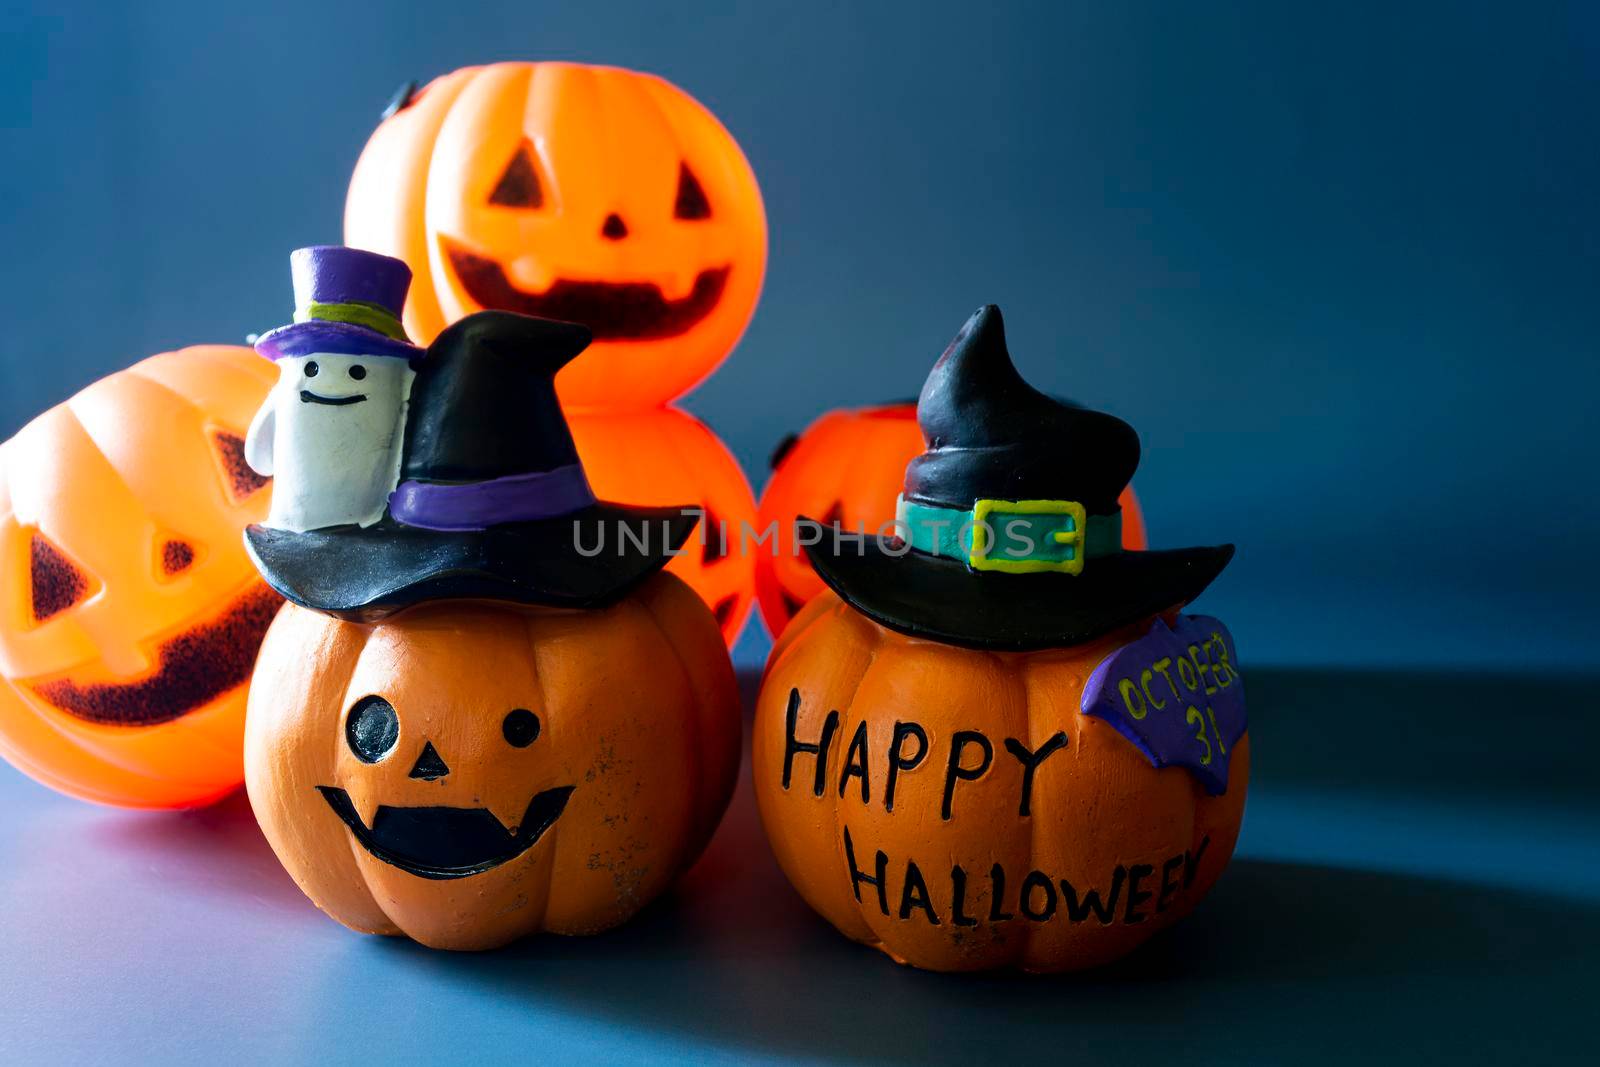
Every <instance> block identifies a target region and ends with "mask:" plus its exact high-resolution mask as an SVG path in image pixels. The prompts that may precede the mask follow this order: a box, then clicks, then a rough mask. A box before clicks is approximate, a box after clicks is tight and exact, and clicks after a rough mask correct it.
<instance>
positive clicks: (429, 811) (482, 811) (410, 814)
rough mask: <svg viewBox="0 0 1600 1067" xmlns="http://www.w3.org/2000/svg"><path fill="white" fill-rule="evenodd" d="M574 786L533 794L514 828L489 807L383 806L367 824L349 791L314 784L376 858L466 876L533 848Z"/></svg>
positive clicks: (413, 869)
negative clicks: (501, 819) (370, 824)
mask: <svg viewBox="0 0 1600 1067" xmlns="http://www.w3.org/2000/svg"><path fill="white" fill-rule="evenodd" d="M572 788H573V787H572V786H570V785H564V786H558V787H557V788H555V789H546V790H545V791H544V792H542V793H537V794H535V795H534V798H533V799H532V800H530V801H529V802H528V808H527V810H526V811H525V812H523V814H522V823H521V825H520V826H518V827H517V828H516V829H515V830H514V831H513V830H508V829H506V827H505V824H504V823H502V822H501V821H500V820H499V819H497V818H495V816H494V813H493V812H491V811H489V809H487V808H447V807H413V808H392V807H390V806H388V805H387V804H385V805H381V806H380V807H379V808H378V810H377V811H376V812H375V813H373V816H372V826H371V827H370V828H368V827H367V826H366V824H364V823H363V822H362V821H361V816H360V815H358V814H357V813H356V807H355V805H354V804H353V803H351V802H350V794H349V793H346V792H345V791H344V790H343V789H340V788H338V787H337V786H331V785H319V786H317V792H319V793H321V794H322V798H323V799H324V800H326V801H327V802H328V807H330V808H332V809H333V813H334V814H335V815H337V816H339V818H340V819H341V820H342V821H343V822H344V824H345V825H346V826H347V827H349V828H350V833H351V834H353V835H354V836H355V839H356V840H357V841H359V842H360V843H361V847H362V848H364V849H366V850H367V851H368V852H370V853H372V855H374V856H376V857H377V858H378V859H380V860H382V861H383V862H385V863H387V864H389V865H390V866H392V867H398V868H400V869H401V870H402V871H405V872H406V873H407V874H414V875H416V876H417V877H418V878H433V879H446V878H466V877H468V876H469V875H474V874H482V873H483V872H484V871H488V870H492V869H494V868H495V867H498V866H500V865H501V864H502V863H505V862H506V861H507V860H512V859H516V858H517V857H518V856H520V855H522V854H523V853H524V852H526V851H528V849H530V848H532V847H533V846H534V844H535V843H536V842H537V841H538V840H539V838H541V837H543V836H544V832H545V831H546V830H548V829H550V826H551V824H553V823H554V822H555V821H556V820H557V819H559V818H560V817H561V813H562V811H564V810H565V809H566V806H567V798H568V797H569V796H571V795H572Z"/></svg>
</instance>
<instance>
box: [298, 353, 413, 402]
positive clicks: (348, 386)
mask: <svg viewBox="0 0 1600 1067" xmlns="http://www.w3.org/2000/svg"><path fill="white" fill-rule="evenodd" d="M400 362H401V361H400V360H394V359H385V358H383V357H381V356H336V355H331V354H329V353H326V352H317V353H314V354H313V355H309V356H294V357H292V358H289V359H284V360H282V361H281V363H280V367H281V370H280V373H281V375H282V377H281V379H280V380H281V381H282V382H283V383H284V384H285V385H288V386H289V387H290V389H292V390H293V391H294V392H296V393H298V394H299V398H300V402H301V403H302V404H326V405H328V406H330V407H344V406H347V405H350V404H360V403H362V402H364V401H365V400H366V399H367V396H368V393H367V389H368V382H369V381H370V380H371V379H372V376H373V375H374V374H375V373H376V374H378V375H379V376H386V375H384V371H385V369H386V368H384V367H383V366H382V364H385V363H400ZM387 369H389V370H394V369H397V368H387Z"/></svg>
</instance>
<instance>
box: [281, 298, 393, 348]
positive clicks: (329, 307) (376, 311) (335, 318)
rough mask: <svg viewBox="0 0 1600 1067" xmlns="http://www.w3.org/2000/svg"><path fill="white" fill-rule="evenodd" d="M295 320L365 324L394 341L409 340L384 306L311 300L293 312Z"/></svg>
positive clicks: (355, 302) (354, 324)
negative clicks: (322, 302)
mask: <svg viewBox="0 0 1600 1067" xmlns="http://www.w3.org/2000/svg"><path fill="white" fill-rule="evenodd" d="M294 321H296V322H344V323H349V324H350V325H352V326H365V327H366V328H367V329H369V330H376V331H377V332H378V333H381V334H383V335H384V336H385V337H388V338H392V339H393V340H396V341H407V340H410V338H408V337H407V336H406V328H405V327H404V326H403V325H401V323H400V320H399V319H397V318H395V316H394V314H393V313H392V312H391V311H390V310H389V309H388V308H386V307H383V306H381V305H379V304H367V303H362V302H360V301H351V302H349V303H344V304H319V303H317V302H315V301H313V302H312V303H310V304H307V305H306V306H305V307H304V308H299V309H297V310H296V311H295V313H294Z"/></svg>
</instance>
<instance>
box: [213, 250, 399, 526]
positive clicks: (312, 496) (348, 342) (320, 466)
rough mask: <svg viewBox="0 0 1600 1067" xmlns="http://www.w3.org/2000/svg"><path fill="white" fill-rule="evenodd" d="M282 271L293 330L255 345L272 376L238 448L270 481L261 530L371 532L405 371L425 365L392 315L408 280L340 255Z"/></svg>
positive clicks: (394, 473) (392, 468)
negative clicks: (289, 284) (288, 276)
mask: <svg viewBox="0 0 1600 1067" xmlns="http://www.w3.org/2000/svg"><path fill="white" fill-rule="evenodd" d="M289 261H290V267H291V270H292V273H293V276H294V292H295V321H294V323H293V324H291V325H289V326H284V327H281V328H279V329H276V330H273V331H272V332H271V333H268V334H265V335H264V336H262V337H261V338H259V339H258V340H257V341H256V346H255V347H256V351H257V352H259V353H261V354H262V355H263V356H266V357H267V358H268V359H271V360H273V361H274V362H275V363H277V364H278V369H279V377H278V384H277V385H276V386H274V387H273V389H272V391H271V392H270V393H268V394H267V399H266V401H265V403H263V404H262V405H261V410H260V411H258V412H257V413H256V417H255V419H254V420H252V421H251V423H250V432H249V434H248V435H247V436H246V437H245V446H244V454H245V461H246V462H248V463H249V464H250V466H251V467H252V468H254V469H255V471H256V472H257V473H258V474H262V475H267V476H270V477H271V478H272V479H273V487H272V509H271V511H270V512H269V513H268V515H267V519H266V522H265V523H264V524H263V525H265V526H269V527H274V528H277V529H280V530H289V531H292V532H294V533H304V532H306V531H308V530H320V529H323V528H325V527H329V526H343V525H350V524H354V525H357V526H371V525H372V524H373V523H375V522H377V521H378V520H379V519H381V518H383V513H384V509H385V508H386V507H387V506H388V503H389V494H390V493H392V492H393V491H394V488H395V485H396V483H397V482H398V481H399V477H400V460H401V449H402V446H403V444H404V441H405V423H406V408H407V405H408V402H409V398H410V395H411V381H412V379H413V378H414V377H415V372H414V371H413V369H412V362H413V361H414V360H418V359H420V358H421V357H422V355H423V350H422V349H421V348H418V347H417V346H416V345H413V344H411V343H410V342H408V341H407V340H406V339H405V330H404V328H403V327H402V326H401V324H400V317H399V309H400V308H401V307H402V306H404V304H405V296H406V290H407V288H409V286H410V284H411V270H410V268H408V267H407V266H406V265H405V264H404V263H402V262H401V261H400V260H398V259H392V258H390V257H389V256H382V255H378V254H377V253H375V252H364V251H361V250H359V249H354V248H343V247H339V246H319V247H314V248H302V249H299V250H297V251H295V252H294V253H293V254H292V255H291V256H290V260H289Z"/></svg>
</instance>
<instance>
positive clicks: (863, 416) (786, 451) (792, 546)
mask: <svg viewBox="0 0 1600 1067" xmlns="http://www.w3.org/2000/svg"><path fill="white" fill-rule="evenodd" d="M922 447H923V441H922V431H921V430H919V429H917V406H916V404H914V403H912V402H910V401H906V402H905V403H899V404H881V405H876V406H873V407H866V408H845V409H840V410H838V411H830V412H828V413H827V414H825V415H823V416H822V417H821V418H819V419H817V421H816V422H813V423H812V424H811V425H810V426H808V427H806V430H805V432H804V433H802V434H799V435H797V436H792V437H790V438H788V439H787V440H785V441H784V442H783V443H782V444H780V445H779V446H778V449H777V450H776V451H775V452H774V453H773V457H772V478H771V480H770V481H768V482H767V487H766V489H765V490H763V491H762V494H761V505H760V508H759V510H758V513H757V517H756V528H757V529H758V530H765V529H767V528H768V527H769V526H771V527H774V528H775V530H776V533H775V534H774V539H773V542H772V544H773V548H772V551H770V552H762V553H760V554H758V555H757V556H756V559H755V584H756V598H757V603H759V604H760V606H761V618H762V620H763V621H764V622H766V624H767V629H768V630H769V631H770V632H771V633H772V634H774V635H777V634H781V633H782V632H783V630H784V627H786V626H788V625H789V620H790V619H791V618H793V617H794V614H795V612H797V611H799V610H800V608H801V607H803V606H804V605H805V603H806V602H807V601H808V600H810V599H811V598H812V597H814V596H816V595H817V594H818V593H820V592H822V590H823V588H824V586H823V584H822V579H821V578H818V577H817V572H816V571H814V570H812V568H811V564H810V562H809V561H808V560H807V559H806V555H805V553H804V552H803V551H801V546H800V545H798V544H797V543H796V540H797V539H796V537H795V520H796V518H798V517H800V516H802V515H803V516H806V517H808V518H813V519H817V520H819V521H820V522H822V523H824V524H825V525H832V524H834V523H839V524H842V525H843V526H844V528H845V529H846V530H857V529H861V530H865V531H867V532H868V533H875V532H877V531H878V530H880V529H883V528H885V524H886V523H891V522H893V521H894V502H895V498H896V496H897V495H898V494H899V492H900V483H901V479H902V478H903V477H904V475H905V472H906V464H907V463H910V462H911V460H912V458H913V457H915V456H916V455H917V453H919V452H921V451H922ZM1120 503H1121V504H1122V546H1123V547H1124V548H1133V549H1140V548H1144V547H1145V531H1144V516H1143V514H1142V513H1141V512H1140V510H1139V500H1138V498H1137V497H1135V496H1134V495H1133V487H1132V486H1129V487H1128V488H1127V489H1124V490H1123V491H1122V496H1121V499H1120Z"/></svg>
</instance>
